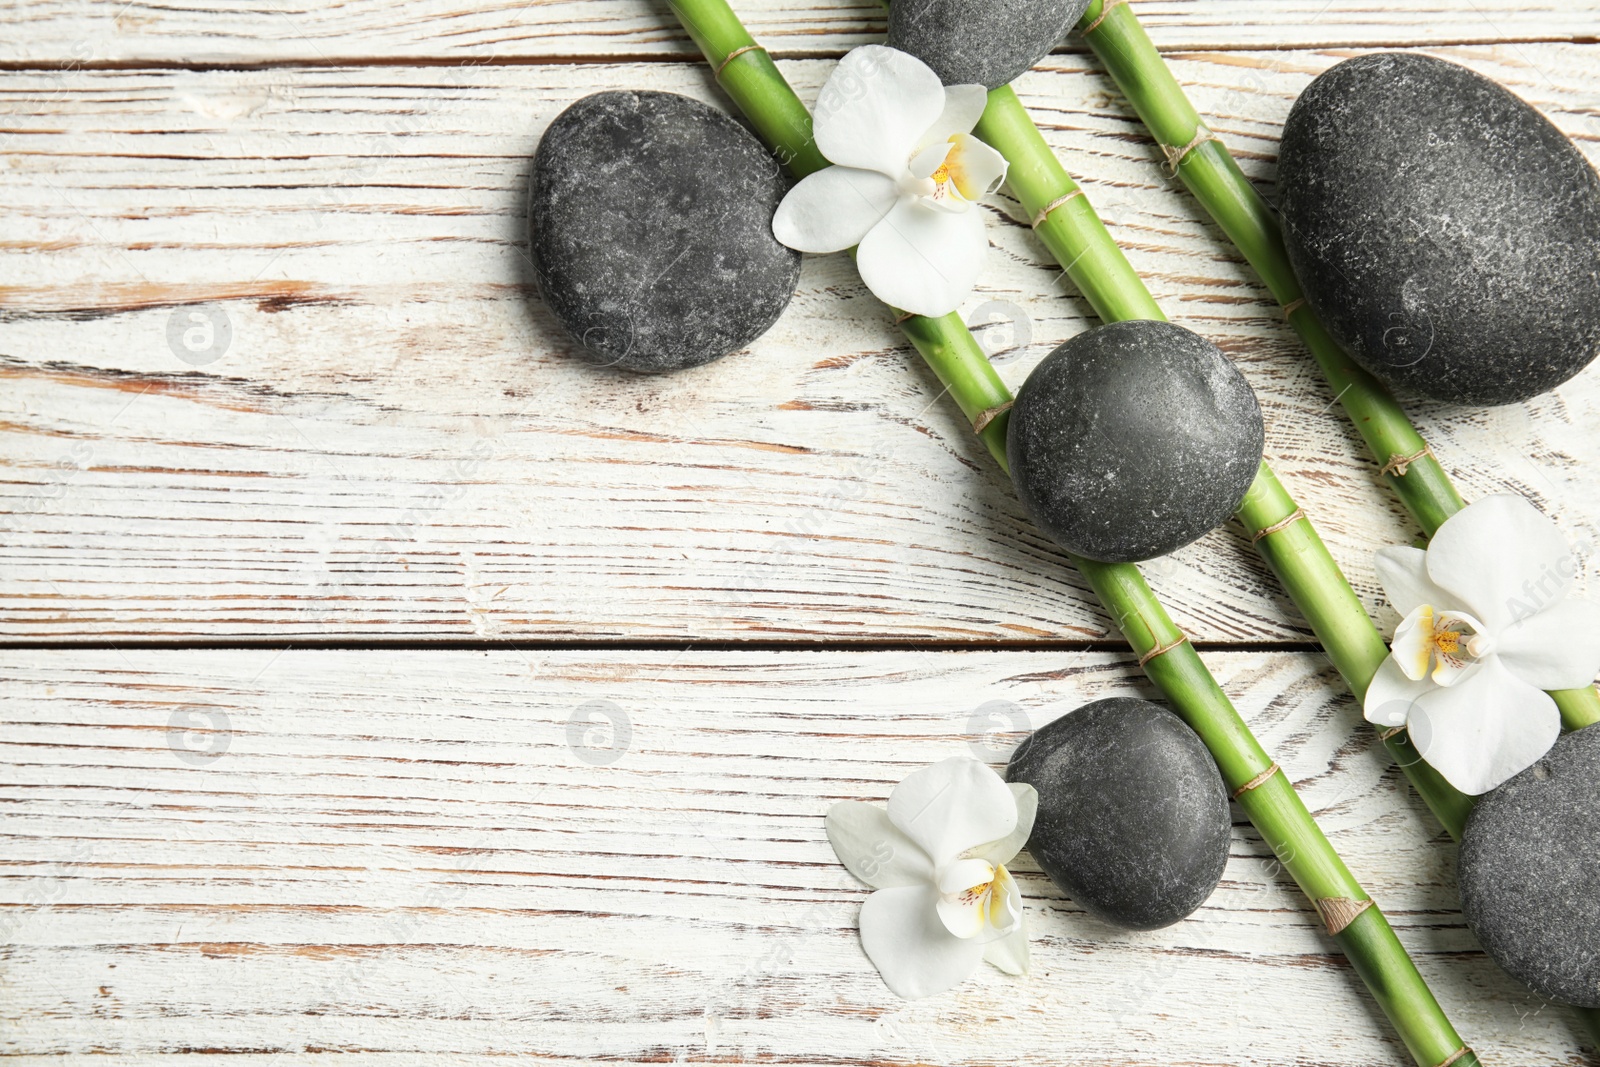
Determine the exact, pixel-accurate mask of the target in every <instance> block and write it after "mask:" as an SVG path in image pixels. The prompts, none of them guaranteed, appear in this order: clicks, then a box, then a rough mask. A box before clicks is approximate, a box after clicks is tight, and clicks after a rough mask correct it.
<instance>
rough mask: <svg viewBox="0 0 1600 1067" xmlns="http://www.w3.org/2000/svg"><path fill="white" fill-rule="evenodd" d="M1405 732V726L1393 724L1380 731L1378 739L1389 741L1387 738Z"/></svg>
mask: <svg viewBox="0 0 1600 1067" xmlns="http://www.w3.org/2000/svg"><path fill="white" fill-rule="evenodd" d="M1405 732H1406V728H1405V727H1404V726H1391V727H1389V728H1388V729H1387V730H1381V731H1379V733H1378V740H1379V741H1387V740H1389V738H1391V737H1397V736H1399V735H1400V734H1403V733H1405Z"/></svg>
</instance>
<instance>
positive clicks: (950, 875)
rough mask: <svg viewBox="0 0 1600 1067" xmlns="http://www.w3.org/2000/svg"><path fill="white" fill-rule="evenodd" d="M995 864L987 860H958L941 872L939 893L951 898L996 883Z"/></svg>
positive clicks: (948, 864) (946, 865)
mask: <svg viewBox="0 0 1600 1067" xmlns="http://www.w3.org/2000/svg"><path fill="white" fill-rule="evenodd" d="M994 871H995V867H994V864H992V863H989V862H987V861H986V860H978V859H958V860H956V861H954V862H953V863H947V864H945V867H944V869H943V870H941V871H940V872H939V878H938V883H937V884H938V886H939V892H941V893H943V894H945V895H946V896H950V895H953V894H956V893H960V892H962V891H963V890H967V889H972V888H974V887H978V888H982V887H983V886H986V885H988V884H989V883H990V882H992V881H994Z"/></svg>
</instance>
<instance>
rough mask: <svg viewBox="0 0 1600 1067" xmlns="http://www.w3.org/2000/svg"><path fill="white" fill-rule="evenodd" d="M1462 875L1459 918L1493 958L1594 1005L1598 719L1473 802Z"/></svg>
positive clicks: (1562, 996)
mask: <svg viewBox="0 0 1600 1067" xmlns="http://www.w3.org/2000/svg"><path fill="white" fill-rule="evenodd" d="M1460 880H1461V910H1462V912H1463V913H1465V915H1466V917H1467V924H1468V925H1469V926H1471V927H1472V932H1473V933H1475V934H1477V935H1478V940H1479V941H1480V942H1482V944H1483V947H1484V949H1485V950H1487V951H1488V953H1489V955H1490V956H1492V957H1494V959H1495V961H1496V962H1498V963H1499V964H1500V966H1502V967H1504V968H1505V969H1506V971H1507V972H1509V973H1510V974H1512V975H1514V976H1516V977H1517V978H1520V979H1522V980H1523V981H1524V982H1526V983H1528V985H1529V986H1530V987H1531V988H1532V989H1533V991H1534V992H1535V993H1538V994H1539V995H1540V996H1542V997H1548V998H1549V999H1551V1000H1559V1001H1564V1002H1566V1003H1568V1004H1577V1005H1579V1006H1580V1007H1585V1008H1600V726H1591V727H1589V728H1587V729H1584V730H1579V731H1577V732H1575V733H1570V734H1567V735H1566V736H1565V737H1563V738H1561V740H1559V741H1557V742H1556V744H1555V747H1554V748H1552V749H1551V750H1550V751H1549V753H1548V754H1546V756H1545V757H1544V759H1542V760H1540V761H1539V762H1538V763H1535V764H1534V765H1533V766H1532V767H1529V768H1528V769H1527V770H1525V771H1523V772H1522V773H1521V774H1519V775H1517V776H1516V777H1515V778H1512V779H1510V780H1509V781H1507V782H1505V783H1504V784H1503V785H1501V786H1499V787H1498V788H1496V789H1494V790H1493V791H1491V792H1490V793H1489V794H1488V795H1487V796H1485V797H1483V799H1481V800H1479V801H1478V804H1477V806H1476V807H1475V808H1473V809H1472V815H1471V816H1470V817H1469V818H1468V819H1467V829H1466V833H1465V834H1463V835H1462V838H1461V870H1460Z"/></svg>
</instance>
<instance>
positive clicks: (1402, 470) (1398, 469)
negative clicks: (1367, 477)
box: [1378, 444, 1438, 478]
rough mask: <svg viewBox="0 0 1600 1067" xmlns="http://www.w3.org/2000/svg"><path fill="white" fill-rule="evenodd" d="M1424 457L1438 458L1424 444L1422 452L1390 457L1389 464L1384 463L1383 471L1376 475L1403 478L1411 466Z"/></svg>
mask: <svg viewBox="0 0 1600 1067" xmlns="http://www.w3.org/2000/svg"><path fill="white" fill-rule="evenodd" d="M1424 456H1426V457H1428V458H1429V459H1437V458H1438V457H1437V456H1435V455H1434V454H1433V447H1432V446H1431V445H1426V444H1425V445H1423V446H1422V451H1420V452H1413V453H1411V455H1409V456H1390V457H1389V462H1387V463H1385V464H1384V465H1383V469H1382V470H1380V471H1378V473H1379V474H1393V475H1395V476H1396V477H1400V478H1404V477H1405V474H1406V471H1407V470H1408V469H1409V468H1410V467H1411V465H1412V464H1413V463H1415V462H1416V461H1417V460H1419V459H1421V458H1422V457H1424Z"/></svg>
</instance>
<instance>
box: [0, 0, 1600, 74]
mask: <svg viewBox="0 0 1600 1067" xmlns="http://www.w3.org/2000/svg"><path fill="white" fill-rule="evenodd" d="M734 6H735V8H736V9H737V10H738V12H739V14H740V17H741V18H743V19H744V21H745V22H746V24H747V25H748V26H749V27H750V31H751V33H753V34H754V35H755V37H756V39H757V40H759V41H761V42H762V43H763V44H765V45H766V46H767V47H768V48H770V49H771V50H772V51H773V52H774V53H775V54H777V55H781V56H788V57H802V56H815V55H818V54H836V53H842V52H843V51H845V50H846V49H849V48H853V47H855V46H856V45H859V44H865V43H868V42H871V41H875V40H878V39H880V38H881V36H882V34H883V32H884V16H883V9H882V7H881V6H879V5H878V4H877V3H873V2H870V0H805V2H803V3H786V2H784V0H739V3H737V4H735V5H734ZM1138 11H1139V16H1140V19H1141V20H1142V21H1143V22H1144V23H1145V24H1146V25H1147V26H1148V27H1149V28H1150V33H1151V36H1152V37H1153V38H1154V39H1155V41H1156V43H1157V45H1158V46H1160V47H1162V48H1167V49H1185V48H1207V49H1212V48H1241V47H1243V48H1251V47H1253V48H1279V47H1301V48H1306V47H1327V46H1340V45H1350V44H1357V45H1370V44H1384V45H1405V44H1424V43H1448V42H1454V43H1470V42H1485V43H1488V42H1506V41H1535V40H1537V41H1550V40H1557V41H1559V40H1593V39H1594V37H1595V30H1596V25H1597V16H1600V3H1596V2H1595V0H1572V2H1568V3H1563V2H1561V0H1506V2H1502V3H1496V4H1486V3H1471V2H1469V3H1459V2H1455V0H1391V2H1387V3H1385V2H1380V0H1177V2H1172V0H1168V2H1155V0H1138ZM7 29H8V31H9V32H8V33H7V34H6V39H5V41H3V42H0V61H6V62H12V63H25V64H32V65H64V66H75V65H79V64H107V63H113V64H114V63H129V62H157V63H183V64H193V63H207V64H218V63H221V64H234V63H247V64H260V63H285V62H289V63H318V64H325V63H337V62H347V61H350V60H352V59H357V60H368V59H373V58H382V59H399V60H417V59H446V60H450V61H452V62H466V63H503V62H518V61H527V60H561V61H570V60H571V59H573V58H595V57H611V58H634V59H656V58H663V57H669V56H688V55H693V54H694V48H693V45H691V44H690V43H689V40H688V38H687V37H686V36H685V35H684V34H683V32H682V31H681V30H679V29H678V26H677V24H676V23H675V22H674V21H673V19H672V17H671V14H670V13H669V12H668V10H667V8H666V5H665V4H664V3H662V2H660V0H534V2H529V3H505V2H502V0H475V2H472V3H459V2H447V0H348V2H344V3H330V2H328V0H283V2H277V0H244V2H242V3H229V4H208V3H204V2H200V3H195V2H188V0H183V2H178V3H157V2H154V0H126V2H124V0H117V2H115V3H107V4H95V5H88V4H83V3H79V2H77V0H30V2H29V3H28V4H26V5H25V6H23V7H20V8H19V9H18V10H17V12H16V14H15V15H14V16H13V17H12V18H11V19H9V20H8V23H7ZM1074 45H1075V42H1071V41H1069V42H1068V43H1067V47H1068V48H1071V47H1073V46H1074Z"/></svg>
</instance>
